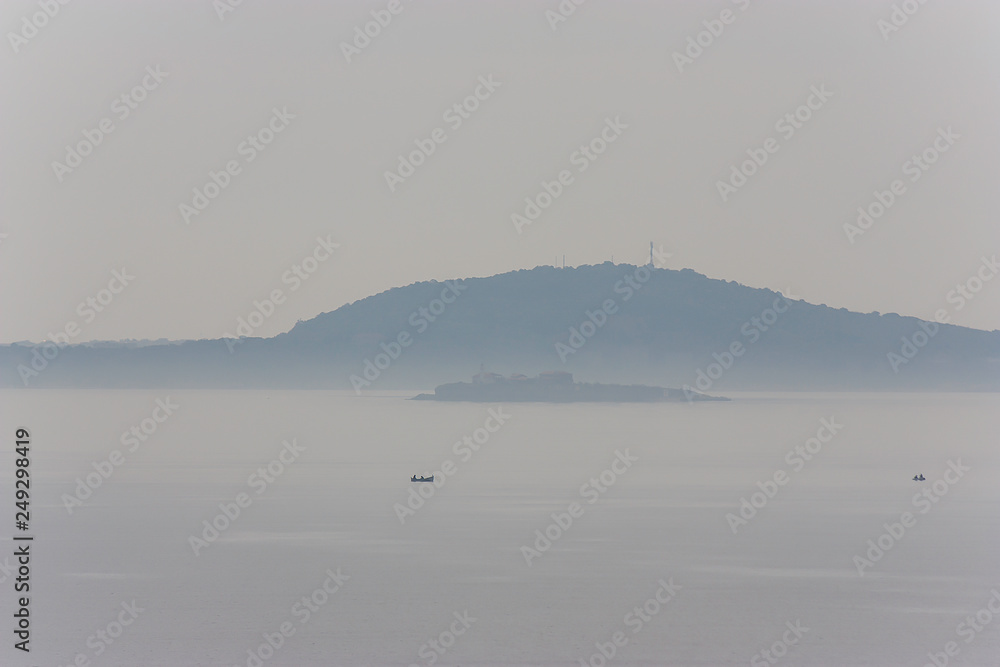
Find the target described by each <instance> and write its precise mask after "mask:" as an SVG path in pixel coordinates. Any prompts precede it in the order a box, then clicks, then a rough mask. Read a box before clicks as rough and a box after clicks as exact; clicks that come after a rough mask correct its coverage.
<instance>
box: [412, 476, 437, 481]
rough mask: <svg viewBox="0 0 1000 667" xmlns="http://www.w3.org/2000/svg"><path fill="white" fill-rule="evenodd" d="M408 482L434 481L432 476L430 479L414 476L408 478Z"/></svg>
mask: <svg viewBox="0 0 1000 667" xmlns="http://www.w3.org/2000/svg"><path fill="white" fill-rule="evenodd" d="M410 481H411V482H433V481H434V475H431V476H430V477H417V476H416V475H414V476H413V477H411V478H410Z"/></svg>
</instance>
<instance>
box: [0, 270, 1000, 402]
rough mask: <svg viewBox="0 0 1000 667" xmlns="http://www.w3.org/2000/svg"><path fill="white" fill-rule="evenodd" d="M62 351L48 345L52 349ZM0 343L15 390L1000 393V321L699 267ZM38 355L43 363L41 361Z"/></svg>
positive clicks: (522, 281) (3, 375) (495, 284)
mask: <svg viewBox="0 0 1000 667" xmlns="http://www.w3.org/2000/svg"><path fill="white" fill-rule="evenodd" d="M52 351H53V348H52V346H51V344H50V345H49V350H48V353H49V355H51V354H52ZM40 356H41V352H40V350H39V348H38V347H37V346H36V347H32V346H29V345H23V344H20V345H18V344H15V345H7V346H2V347H0V384H2V386H7V387H23V386H25V381H24V377H25V376H27V386H29V387H69V386H76V387H172V386H176V387H218V388H229V387H248V388H249V387H275V388H338V389H339V388H352V387H353V388H355V389H357V390H358V391H360V392H363V391H367V390H376V389H397V388H407V389H426V388H433V387H434V386H435V385H437V384H441V383H444V382H452V381H457V380H467V379H468V378H469V376H470V375H472V374H473V373H474V372H477V371H478V370H479V368H480V365H483V366H485V368H486V369H487V370H490V371H495V372H498V373H503V374H511V373H525V374H529V375H530V374H536V373H538V372H541V371H545V370H553V369H555V370H566V371H570V372H572V373H574V375H575V376H576V377H577V378H578V379H580V380H581V381H591V382H620V383H629V382H639V383H644V384H655V385H661V386H668V387H682V386H684V385H689V386H692V387H696V388H697V389H699V390H702V391H712V392H718V391H726V390H730V391H733V390H751V389H775V390H777V389H788V390H919V391H933V390H949V391H983V390H988V391H995V390H998V389H1000V373H998V370H1000V332H997V331H992V332H987V331H980V330H976V329H968V328H965V327H958V326H952V325H944V324H936V323H928V322H924V321H921V320H918V319H916V318H912V317H902V316H899V315H896V314H891V313H890V314H884V315H883V314H878V313H869V314H861V313H856V312H851V311H848V310H846V309H843V308H839V309H838V308H830V307H827V306H825V305H814V304H809V303H806V302H804V301H801V300H797V299H794V298H793V297H791V296H789V297H788V298H786V297H784V296H782V295H781V294H779V293H776V292H773V291H771V290H767V289H756V288H751V287H746V286H744V285H741V284H739V283H735V282H730V281H724V280H714V279H710V278H707V277H705V276H703V275H701V274H699V273H696V272H694V271H692V270H689V269H684V270H680V271H675V270H667V269H651V268H648V267H637V266H633V265H627V264H617V265H616V264H612V263H610V262H606V263H604V264H599V265H593V266H581V267H576V268H555V267H548V266H543V267H537V268H535V269H530V270H520V271H513V272H510V273H505V274H500V275H495V276H491V277H486V278H468V279H460V280H455V281H446V282H438V281H427V282H419V283H414V284H412V285H408V286H405V287H398V288H394V289H390V290H387V291H385V292H382V293H380V294H376V295H373V296H370V297H367V298H365V299H361V300H359V301H356V302H354V303H350V304H347V305H344V306H342V307H340V308H338V309H336V310H334V311H332V312H327V313H323V314H321V315H318V316H317V317H315V318H313V319H310V320H308V321H303V322H299V323H298V324H296V325H295V327H293V328H292V329H291V330H290V331H288V332H286V333H283V334H280V335H278V336H275V337H273V338H266V339H265V338H243V339H239V340H233V339H230V340H223V339H219V340H200V341H186V342H183V343H174V344H170V345H145V346H140V345H136V344H134V343H120V344H110V343H104V344H101V345H75V346H68V347H65V348H62V349H59V350H58V353H57V354H56V355H55V357H54V358H53V359H51V360H50V359H45V361H46V362H47V364H46V365H45V366H44V368H42V369H41V370H36V371H35V373H34V374H32V373H30V372H29V373H25V371H24V369H25V368H29V369H37V368H38V367H39V366H42V363H41V362H40V361H39V360H38V357H40ZM32 363H34V366H32Z"/></svg>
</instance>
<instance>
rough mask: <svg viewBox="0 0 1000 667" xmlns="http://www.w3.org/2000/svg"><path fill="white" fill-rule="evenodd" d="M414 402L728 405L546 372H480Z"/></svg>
mask: <svg viewBox="0 0 1000 667" xmlns="http://www.w3.org/2000/svg"><path fill="white" fill-rule="evenodd" d="M412 400H417V401H470V402H474V403H497V402H505V403H515V402H535V403H581V402H591V403H658V402H680V401H728V400H729V399H728V398H723V397H720V396H709V395H708V394H702V393H700V392H697V391H695V390H693V389H686V390H684V389H667V388H666V387H652V386H649V385H642V384H600V383H590V382H574V381H573V374H572V373H566V372H564V371H548V372H545V373H540V374H539V375H538V376H537V377H528V376H526V375H520V374H514V375H510V376H503V375H499V374H497V373H488V372H485V371H480V372H479V373H477V374H476V375H474V376H473V377H472V382H449V383H448V384H442V385H440V386H438V387H437V388H436V389H434V393H433V394H418V395H417V396H414V397H413V399H412Z"/></svg>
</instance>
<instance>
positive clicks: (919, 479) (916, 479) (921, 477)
mask: <svg viewBox="0 0 1000 667" xmlns="http://www.w3.org/2000/svg"><path fill="white" fill-rule="evenodd" d="M926 479H927V478H926V477H924V474H923V473H920V474H919V475H914V476H913V481H914V482H923V481H924V480H926Z"/></svg>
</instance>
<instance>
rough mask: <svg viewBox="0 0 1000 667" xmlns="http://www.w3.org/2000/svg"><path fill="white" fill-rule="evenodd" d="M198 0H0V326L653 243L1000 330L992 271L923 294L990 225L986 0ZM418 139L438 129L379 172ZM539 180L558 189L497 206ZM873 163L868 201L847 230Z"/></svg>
mask: <svg viewBox="0 0 1000 667" xmlns="http://www.w3.org/2000/svg"><path fill="white" fill-rule="evenodd" d="M234 1H235V0H234ZM224 3H225V0H218V2H216V3H215V4H214V5H213V2H211V0H198V1H197V2H195V1H186V2H178V1H174V0H170V1H167V0H160V1H159V2H142V3H139V2H124V1H120V2H114V3H112V2H86V3H84V2H71V3H69V4H67V5H65V6H63V5H58V4H57V3H56V2H55V0H52V4H53V5H54V6H55V7H57V8H58V11H57V12H56V13H55V15H54V16H51V17H46V16H44V15H43V14H42V13H40V12H43V10H42V9H41V8H40V5H39V4H38V3H36V2H28V1H27V0H10V1H6V2H3V3H2V4H0V23H2V26H3V29H4V32H5V34H6V40H5V41H6V44H5V45H4V46H3V47H0V48H2V49H3V55H2V56H0V76H2V85H3V90H4V95H3V98H2V99H3V101H2V103H0V104H2V108H0V138H2V143H0V155H2V169H3V171H2V179H3V187H2V190H0V192H2V195H0V197H2V198H0V201H2V204H0V205H2V219H0V234H3V235H4V236H3V237H2V238H0V308H2V317H0V341H2V342H12V341H16V340H23V339H29V340H35V341H38V340H41V339H43V338H44V337H46V335H47V334H49V333H53V332H56V331H59V330H62V329H64V328H65V327H66V325H67V324H69V323H76V325H78V326H79V328H80V331H79V333H78V334H77V335H76V336H75V337H74V342H80V341H84V340H91V339H118V338H159V337H169V338H215V337H219V336H222V335H224V334H226V333H227V332H232V331H233V330H234V329H235V323H236V320H237V318H238V317H241V316H243V317H246V316H247V315H248V314H249V313H250V312H251V310H252V308H253V301H254V300H255V299H257V300H262V299H265V298H268V296H269V295H270V293H271V292H272V291H274V290H279V289H280V290H282V294H281V296H282V297H283V300H282V303H280V304H279V305H278V306H277V307H276V308H275V310H274V312H273V315H271V316H270V317H269V318H268V319H267V320H266V321H265V323H264V324H263V325H262V326H261V327H260V328H259V329H258V330H257V331H256V333H257V334H258V335H273V334H276V333H279V332H281V331H284V330H287V329H288V328H289V327H291V326H292V325H293V324H294V323H295V321H296V320H298V319H308V318H311V317H313V316H315V315H316V314H318V313H320V312H325V311H330V310H334V309H336V308H337V307H339V306H341V305H343V304H344V303H348V302H351V301H354V300H356V299H359V298H363V297H365V296H368V295H371V294H374V293H377V292H380V291H382V290H385V289H388V288H390V287H394V286H398V285H405V284H409V283H412V282H415V281H420V280H428V279H438V280H443V279H448V278H455V277H466V276H485V275H492V274H495V273H501V272H506V271H510V270H513V269H520V268H531V267H534V266H536V265H539V264H551V263H554V262H555V261H556V258H557V257H559V258H560V261H561V257H562V255H563V254H565V256H566V263H567V264H569V265H577V264H591V263H599V262H603V261H605V260H608V259H610V258H611V257H612V255H613V256H614V259H615V261H617V262H626V261H627V262H633V263H643V262H645V261H646V259H647V256H648V244H649V242H650V241H654V242H655V243H656V244H657V245H658V246H662V247H663V250H664V252H667V253H671V256H670V257H669V258H668V259H666V260H665V262H664V263H663V265H664V266H666V267H668V268H685V267H687V268H692V269H694V270H696V271H698V272H701V273H704V274H706V275H708V276H709V277H712V278H724V279H727V280H735V281H739V282H741V283H743V284H746V285H751V286H755V287H770V288H773V289H782V290H791V292H792V293H793V294H794V295H796V296H799V297H801V298H803V299H806V300H808V301H811V302H814V303H826V304H828V305H831V306H837V307H846V308H849V309H852V310H858V311H862V312H870V311H872V310H878V311H880V312H890V311H892V312H899V313H901V314H906V315H915V316H919V317H924V318H931V317H933V315H934V313H935V311H936V310H938V309H945V310H947V311H948V314H949V316H950V317H951V319H952V321H953V322H955V323H958V324H963V325H967V326H974V327H979V328H986V329H994V328H1000V307H998V306H1000V279H997V280H993V281H987V282H985V283H983V284H982V289H981V291H979V292H978V293H976V294H975V295H974V297H973V298H972V299H971V300H969V299H965V298H964V297H963V298H962V299H960V300H959V299H957V298H955V297H954V295H953V297H952V299H951V300H949V298H948V294H949V291H951V290H953V289H955V287H956V285H957V284H960V283H961V284H965V283H966V281H968V280H969V279H970V278H973V284H972V285H971V287H973V288H976V287H978V286H979V284H978V283H977V282H976V280H977V279H976V278H975V276H976V275H977V271H979V272H980V275H982V276H987V275H988V276H989V277H991V278H992V277H993V272H994V271H995V269H990V268H982V269H981V268H980V267H982V266H983V263H982V257H983V256H985V257H986V258H987V259H989V258H990V257H991V256H993V255H994V254H996V253H1000V233H998V229H1000V228H998V222H1000V219H998V208H1000V207H998V200H997V183H998V179H997V176H998V171H1000V169H998V160H1000V124H998V122H997V120H998V118H1000V91H998V83H1000V5H998V4H997V3H996V2H992V1H990V0H980V1H977V2H973V1H964V2H929V3H926V4H925V5H919V4H918V3H917V2H916V1H915V0H913V1H912V7H911V6H910V3H901V2H897V4H898V5H900V6H901V5H902V4H907V7H908V8H910V9H911V10H912V9H913V8H917V9H916V11H915V13H913V14H912V15H906V14H905V13H902V10H901V9H900V10H897V14H896V16H895V19H896V22H897V23H899V24H901V25H900V26H899V27H898V30H891V31H890V27H891V28H895V27H896V26H894V25H893V24H892V20H893V2H890V1H888V0H880V1H872V0H864V1H861V0H852V1H849V2H845V1H843V0H836V1H834V0H829V1H827V2H805V1H802V0H798V1H795V2H792V1H790V0H785V1H775V0H771V1H769V2H763V1H758V0H750V1H749V2H745V1H744V0H740V2H731V1H729V0H718V1H712V2H693V1H690V2H619V1H615V2H612V1H610V0H590V1H589V2H586V3H584V4H583V5H582V6H580V7H578V8H577V9H576V11H575V12H574V13H573V14H572V15H570V16H569V17H567V18H566V20H565V21H558V22H556V21H555V19H554V18H553V17H554V16H556V14H554V13H549V14H548V15H547V12H556V11H558V7H559V6H560V3H559V2H557V0H545V1H541V0H540V1H538V2H527V1H523V0H516V1H509V0H505V1H503V2H499V1H496V2H485V1H483V0H466V1H465V2H457V1H452V2H442V1H434V0H418V1H414V2H411V1H409V0H402V1H401V3H399V4H398V6H397V5H396V4H395V3H390V2H388V0H385V1H383V0H379V1H377V2H367V1H366V2H336V3H333V2H329V3H321V2H318V1H316V2H308V3H307V2H277V1H274V0H272V1H270V2H266V1H264V0H243V1H242V3H241V4H239V5H238V6H235V7H229V5H228V4H224ZM43 4H44V3H43ZM562 4H563V6H564V7H567V6H572V4H571V2H570V1H569V0H565V1H564V2H563V3H562ZM220 7H229V8H230V9H232V11H227V12H222V13H221V16H220V11H221V10H220ZM389 7H392V8H393V9H396V10H397V12H398V13H396V14H391V13H389V11H388V8H389ZM50 11H55V10H54V9H52V8H50ZM372 12H375V15H374V17H373V14H372ZM723 12H726V13H723ZM720 17H721V18H720ZM377 18H381V19H382V21H383V22H384V23H387V24H386V25H385V26H379V28H378V31H377V32H378V34H377V35H376V36H375V37H373V38H371V39H370V41H369V42H367V43H366V42H365V41H362V40H360V39H359V40H358V44H360V45H361V48H355V49H354V51H353V52H352V53H349V54H348V55H349V57H350V62H348V56H345V53H344V47H343V46H342V44H345V43H346V44H352V42H353V41H354V40H355V38H356V36H357V33H356V30H355V29H356V28H357V29H358V31H359V32H363V31H364V28H365V24H366V23H370V22H372V21H375V20H376V19H377ZM387 18H391V21H387ZM723 19H725V20H726V21H728V23H725V22H723ZM904 19H905V22H904ZM880 21H882V22H883V23H882V24H881V27H880ZM706 22H707V23H706ZM35 24H37V25H40V26H41V27H36V25H35ZM553 26H554V29H553ZM369 30H370V32H373V33H374V32H376V30H375V24H372V25H370V26H369ZM712 31H714V32H716V33H718V34H717V35H713V34H712ZM699 33H702V34H701V35H700V37H699ZM689 38H691V39H692V40H694V41H695V42H697V41H698V40H699V39H700V40H701V42H702V44H703V46H702V47H700V53H699V51H698V49H697V48H696V47H690V42H689V41H688V40H689ZM689 48H690V51H689V53H688V54H687V56H686V57H689V58H690V59H689V61H687V62H683V61H679V60H678V57H677V56H675V55H674V54H675V52H677V53H681V54H683V53H684V52H685V49H689ZM154 74H155V75H154ZM483 81H485V82H488V83H485V84H484V83H482V82H483ZM477 92H478V94H479V98H478V99H477V98H476V93H477ZM123 96H124V98H123ZM470 96H471V97H470ZM809 103H811V104H812V106H813V108H812V109H810V108H809V107H808V104H809ZM456 104H457V105H460V108H462V111H461V112H458V111H455V110H453V109H452V107H453V106H454V105H456ZM463 104H465V107H464V108H463V107H461V105H463ZM803 105H806V106H803ZM449 109H452V111H450V112H449ZM275 110H277V111H275ZM460 113H461V115H460ZM796 113H798V114H799V119H798V120H795V114H796ZM786 114H792V120H785V121H782V119H783V118H784V117H785V115H786ZM463 115H464V116H465V117H463ZM102 128H104V129H102ZM108 129H110V130H111V131H110V132H107V130H108ZM436 130H437V131H436ZM602 132H603V134H604V139H599V138H600V137H601V136H602ZM88 136H89V137H90V138H89V139H88V138H87V137H88ZM251 137H257V138H255V139H253V142H257V146H256V147H255V146H254V145H253V143H252V142H250V141H248V139H249V138H251ZM435 138H437V139H438V141H440V143H438V142H435V141H434V139H435ZM442 139H443V141H441V140H442ZM606 139H613V141H610V142H607V143H605V140H606ZM268 141H269V142H270V143H266V144H265V142H268ZM592 141H593V142H594V143H593V144H592V145H593V146H594V151H595V152H591V153H590V156H592V158H593V159H591V157H588V156H587V155H586V154H584V153H582V152H577V151H579V150H580V148H581V147H582V146H587V145H591V142H592ZM81 142H82V146H78V144H81ZM415 142H420V143H421V144H423V145H424V146H425V149H426V148H427V147H428V146H430V145H431V144H433V147H434V150H433V153H431V154H430V155H428V156H426V157H424V156H422V155H418V156H417V157H418V159H419V158H421V157H423V158H424V159H423V160H422V164H420V165H419V166H417V167H415V169H414V172H413V174H412V175H409V176H408V177H406V178H401V177H400V178H398V179H396V178H394V179H392V180H393V181H394V182H393V184H392V188H393V189H392V190H391V189H390V185H389V184H388V183H387V178H386V172H387V171H395V172H397V174H398V173H399V172H398V170H399V156H400V155H401V154H403V155H409V154H410V153H411V152H412V151H415V150H418V146H417V143H415ZM935 142H937V144H936V145H937V148H935ZM91 144H96V145H94V146H91ZM768 148H770V152H768ZM70 149H72V150H73V151H77V149H79V153H87V154H86V155H80V156H79V158H77V157H75V156H74V155H70V156H68V157H67V151H68V150H70ZM945 149H946V150H945ZM588 150H589V149H588ZM598 150H603V152H602V153H600V154H597V153H596V151H598ZM748 151H750V153H749V154H748ZM925 151H926V152H927V159H928V160H930V159H931V158H933V159H934V162H933V164H931V163H929V162H926V163H925V162H921V163H920V164H918V163H916V162H913V161H912V158H913V156H917V157H918V159H920V160H923V158H920V156H921V155H923V154H924V153H925ZM752 155H756V156H757V158H758V161H762V162H763V164H762V165H760V166H759V167H757V166H756V165H752V164H751V165H748V166H747V167H746V170H747V171H748V172H751V171H752V172H755V173H752V175H750V176H749V177H747V178H746V182H745V184H742V185H741V186H740V187H738V188H733V190H729V191H727V192H724V193H721V192H720V189H719V184H718V183H719V181H727V180H728V179H729V178H730V176H731V171H732V168H733V165H740V164H741V163H742V162H743V161H745V160H748V159H751V157H752ZM765 157H766V161H765V160H764V158H765ZM251 158H252V159H251ZM231 161H232V162H231ZM55 163H58V164H55ZM227 163H228V164H229V166H230V167H232V171H233V174H223V172H225V170H226V168H227ZM73 165H76V166H73ZM584 167H585V169H584ZM564 170H565V171H566V172H567V173H565V174H563V177H564V183H563V184H558V180H559V176H560V172H562V171H564ZM210 172H216V180H217V181H218V182H220V183H222V184H224V185H225V187H219V188H217V189H216V188H215V186H214V185H212V186H209V187H208V188H207V189H208V191H209V193H207V194H213V195H215V196H214V198H212V199H210V200H209V199H206V200H205V201H201V200H198V199H197V197H196V196H195V194H194V192H193V189H194V188H197V189H199V190H200V191H203V192H204V190H205V186H206V184H211V183H212V177H211V176H210ZM406 173H408V172H406ZM406 173H404V174H403V175H404V176H405V175H406ZM220 174H222V175H220ZM897 179H898V181H899V182H898V183H896V186H895V187H896V193H895V194H893V193H892V189H893V182H894V181H896V180H897ZM227 181H228V183H227ZM543 181H545V182H548V183H550V185H549V189H550V190H552V191H553V192H557V191H558V190H559V188H561V192H559V194H558V196H557V197H555V198H554V200H553V201H551V203H550V205H548V207H547V208H545V209H544V210H543V211H542V212H541V214H540V215H538V216H537V218H536V219H535V220H534V221H533V222H532V223H531V224H527V225H521V227H520V233H519V232H518V229H517V227H516V225H515V224H514V222H512V217H511V216H512V214H515V213H517V214H519V215H526V212H525V208H526V203H525V198H526V197H530V198H537V197H538V195H539V193H544V192H545V190H544V189H543V185H542V182H543ZM552 182H556V183H557V185H551V183H552ZM876 191H879V192H883V191H884V192H885V194H882V195H880V197H881V198H882V199H883V201H884V202H889V198H890V197H892V198H893V201H892V202H891V205H888V206H886V208H885V211H884V212H883V213H882V215H881V217H879V218H878V219H875V220H874V221H873V222H872V224H871V225H870V226H869V227H868V228H867V229H865V230H861V229H860V228H859V231H860V232H861V233H851V234H850V236H851V238H850V239H849V238H848V237H849V233H848V231H845V228H844V225H845V224H855V221H856V220H857V218H858V207H865V208H869V207H872V206H873V203H874V204H875V206H874V208H873V211H874V212H878V207H879V206H881V205H882V204H879V203H878V199H877V198H876V194H875V193H876ZM541 199H542V202H543V203H546V204H549V202H548V201H546V200H545V197H544V196H543V197H542V198H541ZM206 202H207V205H206ZM182 204H184V205H186V206H188V207H191V208H190V209H189V210H188V211H187V214H186V215H185V212H184V211H182V210H181V208H180V207H181V205H182ZM196 204H197V205H200V206H203V210H201V211H198V212H197V214H193V211H196V210H197V209H196ZM529 212H530V211H529ZM185 217H186V218H187V220H185ZM317 237H322V238H323V239H329V241H327V243H329V242H332V243H336V244H339V247H338V248H336V249H335V250H333V251H332V254H329V253H328V251H327V250H325V249H323V248H322V247H321V246H320V245H319V242H318V241H317ZM852 240H853V243H852V242H851V241H852ZM317 248H319V249H318V250H317ZM314 251H315V252H316V256H317V257H319V258H320V259H323V258H326V259H325V261H319V260H309V261H307V262H306V269H303V270H302V271H303V275H308V276H309V277H308V279H307V280H303V279H302V278H301V277H299V276H296V274H295V272H294V271H295V269H293V266H295V265H300V264H301V263H302V260H303V259H304V258H306V257H311V256H313V253H314ZM123 268H124V269H125V272H124V273H125V280H124V282H126V283H127V285H126V286H125V287H124V288H122V281H121V280H120V279H114V278H113V272H115V271H119V272H121V270H122V269H123ZM310 268H311V269H313V270H314V272H313V273H311V274H309V273H307V270H308V269H310ZM130 276H134V278H131V277H130ZM109 282H110V283H111V286H112V287H113V288H114V289H115V290H119V292H118V293H117V294H113V295H112V293H111V292H105V293H104V294H103V295H102V294H101V290H102V289H104V288H106V287H108V285H109ZM970 294H971V293H970ZM102 296H103V298H104V299H105V305H101V304H100V303H98V306H100V308H101V309H102V310H101V311H100V312H97V310H96V308H94V307H92V306H87V305H86V299H87V298H88V297H91V298H101V297H102ZM110 296H113V298H112V299H111V300H110V302H108V297H110ZM959 302H960V303H961V304H962V307H961V308H960V309H959V308H958V303H959ZM81 303H83V304H84V306H83V307H80V304H81ZM265 309H266V306H265Z"/></svg>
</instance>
